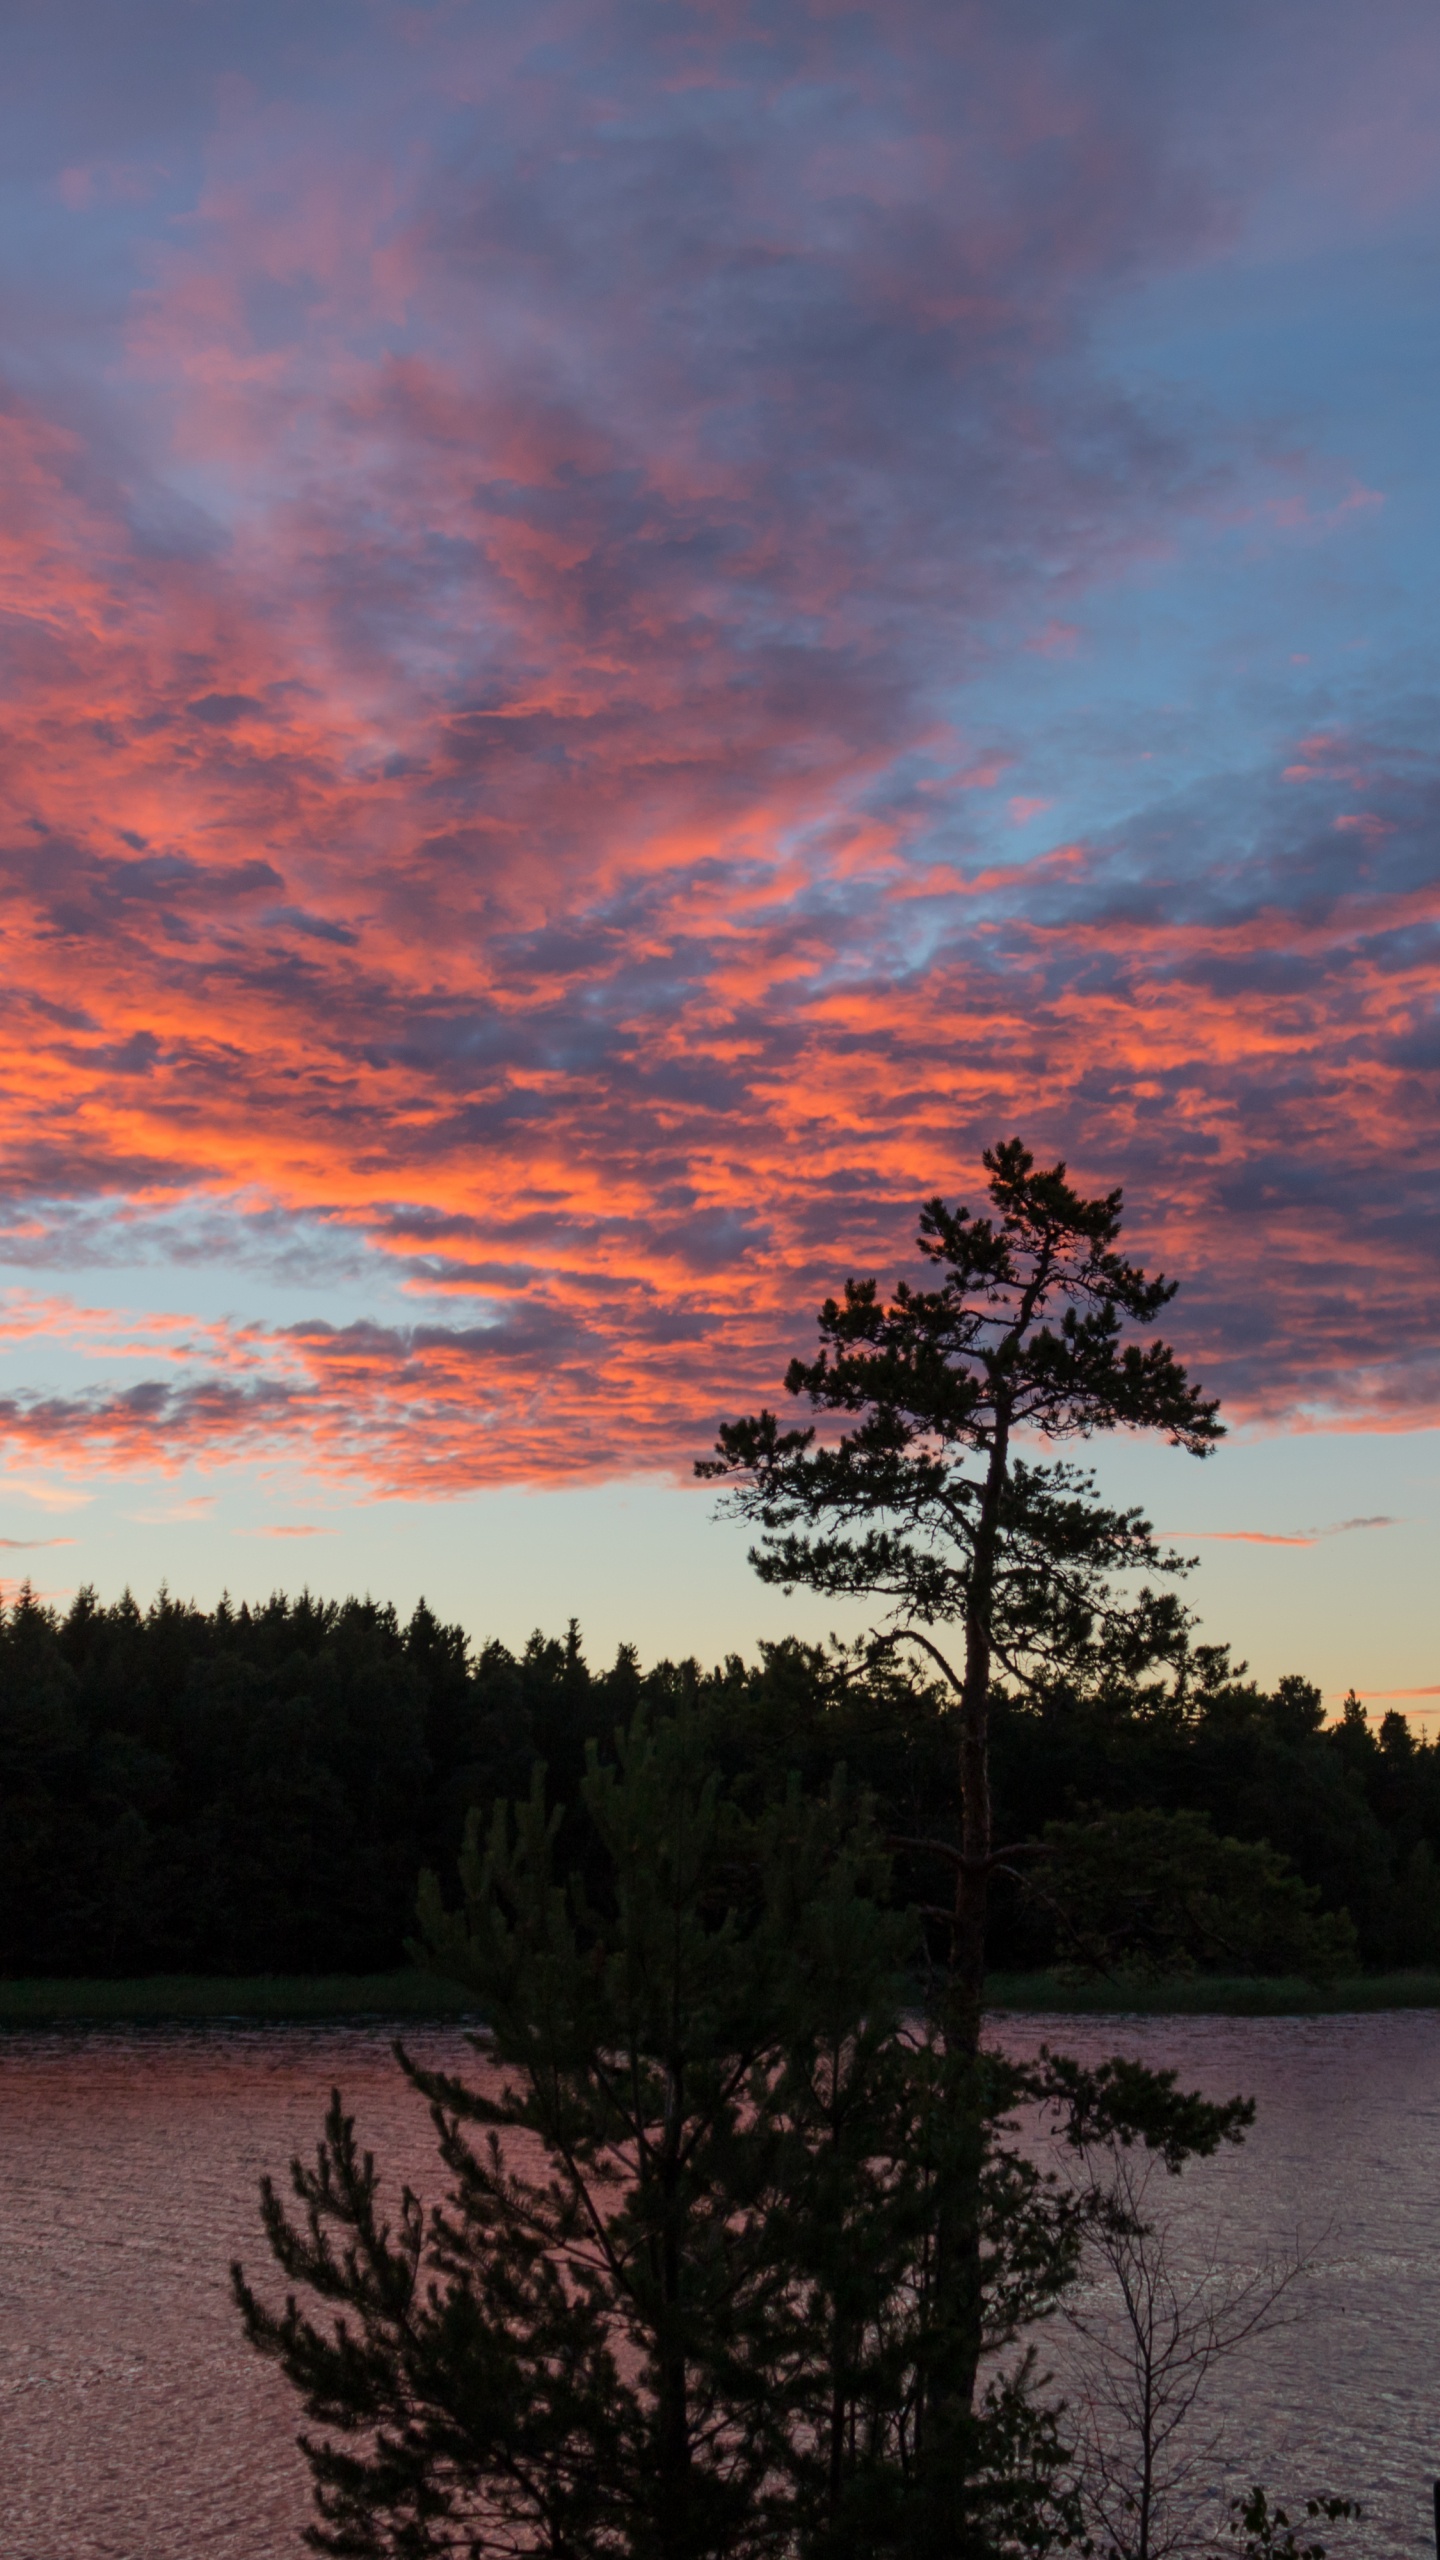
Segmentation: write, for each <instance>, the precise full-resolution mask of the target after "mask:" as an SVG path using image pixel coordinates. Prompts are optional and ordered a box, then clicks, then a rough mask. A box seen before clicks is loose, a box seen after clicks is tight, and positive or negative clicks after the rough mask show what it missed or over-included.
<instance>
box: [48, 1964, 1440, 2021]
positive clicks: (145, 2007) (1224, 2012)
mask: <svg viewBox="0 0 1440 2560" xmlns="http://www.w3.org/2000/svg"><path fill="white" fill-rule="evenodd" d="M988 2005H989V2007H990V2009H991V2010H992V2011H993V2012H995V2013H997V2014H999V2013H1003V2012H1004V2011H1005V2010H1012V2011H1013V2010H1020V2011H1030V2012H1035V2011H1048V2012H1050V2013H1052V2014H1054V2013H1055V2012H1057V2011H1058V2012H1061V2013H1064V2014H1066V2015H1068V2016H1072V2017H1097V2016H1098V2017H1106V2016H1108V2017H1117V2016H1129V2017H1135V2016H1137V2015H1141V2016H1146V2017H1202V2016H1206V2015H1209V2016H1221V2017H1232V2018H1245V2017H1272V2018H1279V2017H1304V2016H1312V2015H1313V2016H1322V2015H1324V2014H1326V2013H1330V2014H1334V2013H1337V2012H1341V2011H1345V2010H1356V2009H1440V1973H1375V1974H1366V1975H1362V1976H1359V1977H1357V1978H1356V1979H1355V1980H1353V1981H1349V1982H1336V1983H1332V1984H1330V1985H1329V1986H1328V1987H1327V1988H1326V1989H1325V1990H1319V1989H1317V1988H1316V1986H1315V1984H1314V1983H1313V1982H1301V1981H1299V1980H1284V1979H1276V1980H1268V1981H1262V1980H1244V1979H1235V1980H1220V1979H1210V1980H1204V1981H1201V1980H1194V1979H1191V1980H1188V1981H1179V1982H1152V1983H1147V1984H1143V1985H1139V1984H1135V1983H1125V1984H1112V1983H1105V1982H1100V1983H1095V1982H1091V1983H1087V1984H1085V1985H1084V1987H1083V1988H1081V1989H1077V1988H1076V1987H1075V1985H1074V1984H1072V1983H1064V1982H1061V1981H1059V1980H1058V1979H1057V1977H1056V1976H1055V1975H1054V1974H1053V1973H1016V1974H992V1976H991V1978H990V1996H989V2003H988ZM468 2014H472V2013H471V2012H470V2009H469V2004H468V2003H467V2001H466V1998H465V1995H464V1993H463V1992H461V1991H458V1990H457V1989H456V1988H455V1986H454V1984H453V1983H448V1982H437V1981H436V1980H435V1979H434V1978H433V1977H432V1976H431V1975H428V1974H423V1973H415V1972H413V1971H412V1970H411V1969H410V1968H409V1967H404V1968H402V1969H401V1970H400V1971H399V1972H398V1973H363V1974H339V1973H337V1974H313V1975H309V1974H298V1975H290V1976H287V1975H281V1974H268V1975H259V1976H257V1977H255V1978H253V1979H251V1980H247V1981H235V1980H231V1979H230V1978H229V1977H227V1976H219V1977H207V1976H204V1975H199V1974H156V1975H152V1976H151V1977H149V1978H148V1979H147V1980H144V1981H140V1982H0V2027H42V2026H60V2025H65V2024H74V2025H77V2026H78V2025H101V2026H103V2025H111V2026H120V2025H125V2024H129V2023H132V2022H134V2023H139V2022H142V2021H150V2022H153V2023H157V2024H159V2023H163V2022H164V2021H165V2020H167V2019H186V2018H192V2019H206V2018H208V2019H212V2020H221V2019H227V2018H235V2019H254V2020H256V2021H264V2020H266V2019H270V2020H273V2021H275V2022H277V2023H279V2022H283V2021H284V2020H287V2019H288V2020H292V2021H293V2020H296V2019H305V2018H376V2019H392V2018H460V2017H464V2016H466V2015H468Z"/></svg>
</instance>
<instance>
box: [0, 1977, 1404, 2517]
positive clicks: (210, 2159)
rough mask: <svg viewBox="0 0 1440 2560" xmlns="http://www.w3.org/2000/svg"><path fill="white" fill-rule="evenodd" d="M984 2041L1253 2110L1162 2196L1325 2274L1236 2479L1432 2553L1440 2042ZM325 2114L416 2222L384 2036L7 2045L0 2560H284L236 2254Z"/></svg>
mask: <svg viewBox="0 0 1440 2560" xmlns="http://www.w3.org/2000/svg"><path fill="white" fill-rule="evenodd" d="M999 2032H1000V2034H1001V2035H1002V2037H1003V2039H1004V2041H1005V2042H1006V2043H1007V2044H1009V2045H1011V2046H1012V2047H1013V2048H1015V2049H1018V2050H1025V2051H1029V2050H1033V2048H1034V2046H1035V2045H1036V2044H1037V2043H1039V2042H1040V2041H1041V2040H1042V2038H1047V2037H1048V2039H1049V2040H1050V2041H1052V2042H1054V2043H1055V2044H1057V2045H1060V2046H1062V2047H1063V2048H1065V2049H1067V2050H1069V2051H1072V2052H1076V2053H1079V2054H1081V2055H1082V2056H1084V2057H1087V2058H1096V2057H1098V2056H1099V2055H1101V2054H1104V2053H1107V2052H1113V2051H1117V2050H1123V2051H1128V2052H1133V2053H1137V2054H1139V2055H1140V2056H1141V2057H1142V2058H1143V2059H1145V2060H1146V2061H1149V2062H1154V2063H1167V2064H1173V2065H1174V2066H1175V2067H1177V2068H1178V2070H1179V2071H1180V2074H1181V2077H1182V2079H1183V2080H1184V2082H1185V2083H1186V2084H1187V2085H1193V2086H1197V2087H1200V2088H1203V2089H1204V2090H1205V2091H1206V2092H1207V2093H1208V2094H1210V2095H1212V2096H1228V2095H1230V2094H1231V2093H1232V2092H1234V2091H1236V2090H1245V2091H1249V2092H1252V2093H1253V2094H1254V2095H1255V2096H1256V2097H1257V2098H1258V2099H1259V2101H1260V2118H1259V2122H1258V2124H1257V2126H1256V2129H1255V2131H1254V2133H1253V2134H1252V2136H1251V2137H1250V2140H1249V2142H1248V2143H1247V2144H1246V2146H1245V2148H1244V2150H1243V2151H1242V2152H1240V2153H1238V2154H1231V2155H1228V2156H1226V2157H1225V2158H1222V2159H1221V2160H1220V2161H1218V2162H1216V2163H1214V2164H1212V2165H1210V2166H1208V2167H1204V2168H1201V2169H1199V2170H1197V2171H1194V2172H1192V2173H1191V2174H1190V2175H1189V2176H1187V2178H1186V2179H1185V2180H1183V2181H1180V2182H1178V2183H1177V2184H1176V2186H1175V2189H1174V2203H1175V2207H1176V2210H1177V2213H1178V2214H1179V2215H1180V2217H1181V2219H1182V2221H1183V2220H1184V2218H1185V2217H1189V2218H1190V2220H1191V2222H1192V2223H1193V2226H1194V2229H1195V2231H1196V2233H1197V2234H1199V2235H1201V2236H1203V2235H1204V2234H1206V2233H1208V2232H1209V2230H1210V2229H1211V2228H1213V2227H1215V2226H1217V2225H1218V2227H1219V2228H1220V2229H1221V2231H1222V2232H1223V2234H1224V2236H1225V2239H1226V2242H1227V2246H1228V2247H1229V2248H1230V2249H1231V2251H1232V2253H1233V2254H1234V2255H1235V2256H1237V2257H1243V2256H1244V2255H1245V2254H1246V2253H1247V2252H1251V2251H1253V2252H1255V2253H1257V2254H1259V2253H1263V2251H1264V2250H1265V2249H1266V2248H1267V2247H1269V2246H1270V2245H1272V2244H1273V2243H1274V2242H1275V2240H1276V2239H1277V2238H1283V2237H1284V2236H1286V2235H1288V2234H1290V2233H1292V2232H1293V2231H1294V2230H1295V2229H1296V2228H1297V2226H1298V2227H1299V2228H1300V2229H1301V2232H1302V2235H1303V2236H1304V2237H1305V2238H1306V2239H1307V2241H1308V2242H1309V2243H1310V2244H1311V2249H1312V2254H1313V2255H1314V2256H1316V2257H1317V2258H1318V2260H1319V2262H1320V2263H1319V2270H1318V2272H1317V2274H1316V2276H1315V2278H1314V2279H1313V2282H1312V2284H1311V2287H1310V2299H1309V2308H1308V2313H1307V2316H1306V2318H1305V2319H1304V2321H1303V2322H1302V2324H1301V2326H1300V2327H1299V2328H1298V2329H1296V2330H1295V2331H1293V2332H1291V2333H1289V2334H1288V2335H1286V2336H1284V2337H1282V2338H1280V2339H1278V2340H1275V2341H1272V2342H1271V2343H1270V2344H1269V2345H1268V2346H1267V2348H1266V2349H1265V2351H1264V2353H1263V2355H1262V2356H1261V2357H1260V2358H1259V2359H1258V2360H1252V2361H1251V2362H1250V2363H1249V2364H1248V2365H1246V2366H1243V2367H1241V2366H1237V2367H1236V2368H1234V2369H1233V2370H1232V2371H1231V2372H1229V2373H1228V2374H1226V2375H1225V2376H1224V2377H1223V2378H1222V2385H1221V2389H1220V2391H1219V2392H1218V2393H1217V2398H1216V2403H1215V2407H1216V2413H1217V2415H1223V2416H1224V2417H1225V2419H1226V2421H1227V2429H1228V2433H1227V2459H1228V2461H1229V2463H1230V2467H1231V2473H1232V2477H1236V2478H1242V2479H1248V2478H1251V2477H1262V2476H1263V2477H1265V2478H1267V2479H1268V2480H1269V2482H1270V2483H1271V2485H1272V2487H1274V2488H1276V2489H1277V2490H1280V2491H1283V2492H1285V2493H1288V2494H1290V2495H1301V2496H1303V2495H1304V2494H1305V2493H1306V2491H1308V2490H1314V2489H1323V2488H1333V2489H1340V2490H1348V2491H1350V2492H1351V2493H1352V2494H1358V2495H1359V2496H1360V2497H1362V2498H1363V2499H1364V2500H1365V2502H1366V2506H1367V2509H1368V2511H1369V2516H1370V2523H1369V2525H1368V2527H1367V2529H1366V2532H1365V2534H1364V2535H1363V2537H1362V2541H1361V2544H1360V2545H1352V2544H1349V2543H1347V2544H1346V2545H1345V2548H1346V2549H1347V2550H1348V2549H1353V2548H1361V2547H1363V2548H1364V2549H1365V2550H1366V2551H1367V2552H1369V2553H1373V2554H1376V2555H1378V2554H1381V2553H1384V2554H1394V2553H1397V2552H1414V2553H1419V2552H1421V2551H1425V2550H1428V2549H1429V2540H1428V2532H1429V2526H1428V2521H1427V2510H1428V2499H1429V2482H1430V2480H1431V2478H1432V2476H1433V2475H1434V2474H1435V2473H1437V2472H1440V2362H1437V2358H1436V2355H1435V2342H1436V2339H1437V2335H1440V2216H1437V2214H1436V2210H1435V2182H1436V2175H1435V2173H1436V2167H1437V2162H1440V2020H1437V2017H1436V2016H1435V2015H1434V2014H1433V2013H1431V2012H1427V2011H1411V2012H1392V2013H1388V2014H1381V2015H1378V2016H1374V2017H1349V2018H1343V2017H1342V2018H1316V2019H1267V2018H1245V2019H1241V2018H1184V2019H1180V2018H1172V2019H1141V2020H1133V2019H1108V2020H1102V2019H1073V2018H1072V2019H1048V2020H1046V2019H1013V2020H1004V2021H1001V2022H999ZM406 2041H407V2043H408V2044H409V2045H410V2047H411V2049H412V2050H413V2051H414V2052H416V2053H417V2054H418V2055H419V2056H420V2057H422V2058H423V2059H424V2060H426V2061H432V2062H436V2063H439V2064H442V2065H446V2066H449V2067H459V2068H462V2069H473V2068H477V2067H478V2066H477V2064H476V2061H475V2057H474V2055H473V2054H472V2053H471V2051H470V2049H469V2047H468V2046H467V2045H466V2043H465V2040H464V2036H463V2034H462V2032H461V2031H460V2030H458V2029H454V2028H446V2029H423V2030H407V2033H406ZM336 2083H338V2084H339V2086H340V2088H341V2090H342V2091H343V2094H344V2097H345V2102H346V2105H347V2108H348V2109H350V2111H351V2112H353V2113H354V2115H355V2116H356V2118H357V2120H358V2130H359V2133H360V2136H361V2139H362V2141H363V2142H364V2144H365V2146H366V2147H367V2148H369V2149H372V2150H373V2151H374V2152H375V2153H376V2156H377V2159H378V2161H379V2163H380V2166H381V2170H382V2173H383V2174H384V2177H385V2180H386V2183H387V2185H389V2186H391V2187H392V2189H393V2190H395V2191H398V2188H399V2185H400V2183H401V2181H402V2180H404V2179H408V2180H409V2181H410V2182H411V2183H412V2184H413V2185H414V2186H415V2187H416V2188H417V2189H418V2191H419V2192H420V2193H421V2194H422V2195H423V2196H426V2197H427V2198H433V2197H434V2196H435V2195H436V2193H437V2174H438V2163H437V2162H436V2159H435V2154H434V2149H433V2142H432V2138H431V2131H430V2126H429V2121H428V2117H427V2115H426V2111H425V2109H424V2107H423V2105H422V2104H421V2103H420V2102H419V2100H417V2098H416V2097H415V2096H414V2094H413V2092H412V2091H411V2090H410V2089H409V2088H408V2087H407V2086H406V2084H405V2083H404V2082H403V2081H402V2079H401V2077H400V2075H399V2073H398V2071H397V2070H396V2068H395V2065H394V2062H393V2060H392V2058H391V2054H390V2047H389V2036H388V2031H387V2030H386V2029H384V2028H383V2027H381V2026H378V2025H371V2024H363V2025H362V2024H357V2025H353V2026H338V2025H337V2026H328V2027H327V2026H317V2027H302V2026H295V2027H269V2028H258V2027H242V2026H233V2027H232V2026H224V2025H215V2026H211V2027H204V2028H188V2029H181V2028H176V2029H163V2030H162V2029H153V2030H132V2031H113V2030H112V2031H96V2032H91V2033H76V2032H70V2033H55V2034H30V2033H26V2034H21V2035H13V2036H9V2037H7V2038H6V2039H5V2040H4V2042H3V2044H0V2195H3V2220H0V2514H3V2518H4V2537H3V2544H0V2549H3V2554H4V2560H211V2556H212V2555H213V2560H281V2555H282V2554H283V2553H285V2552H287V2551H294V2552H296V2553H297V2555H298V2553H299V2550H300V2547H301V2546H300V2540H299V2536H300V2529H301V2527H302V2526H303V2524H304V2523H305V2521H306V2519H307V2514H308V2487H307V2481H306V2475H305V2470H304V2465H303V2463H302V2461H301V2459H300V2456H299V2454H298V2452H297V2451H296V2449H295V2443H294V2437H295V2431H296V2424H297V2413H296V2409H295V2404H294V2402H293V2400H292V2398H291V2395H290V2394H289V2392H288V2390H287V2389H286V2387H285V2385H284V2384H283V2383H282V2382H281V2381H280V2380H279V2379H278V2377H277V2376H276V2375H275V2374H274V2373H273V2372H272V2371H270V2370H269V2368H267V2367H266V2366H264V2365H262V2364H261V2363H260V2361H259V2359H258V2358H257V2357H255V2356H254V2355H253V2354H251V2353H250V2352H249V2350H248V2349H247V2348H246V2347H245V2345H244V2343H243V2340H242V2338H241V2335H240V2330H239V2325H238V2322H237V2319H236V2316H235V2313H234V2311H233V2309H232V2307H231V2303H230V2298H229V2292H228V2285H227V2275H226V2271H227V2268H228V2265H229V2261H230V2259H231V2258H232V2256H235V2255H237V2254H238V2255H240V2256H242V2257H243V2258H244V2259H245V2260H246V2262H247V2265H248V2267H249V2268H250V2270H251V2271H252V2273H253V2274H255V2275H258V2276H260V2277H261V2278H262V2279H264V2280H266V2281H267V2282H268V2260H267V2258H266V2255H265V2251H264V2246H263V2242H262V2241H261V2238H260V2234H259V2228H258V2218H257V2211H256V2186H257V2182H258V2180H259V2178H260V2176H261V2174H262V2173H263V2172H264V2171H265V2170H267V2169H268V2170H270V2171H271V2172H272V2173H281V2174H283V2171H284V2169H285V2165H286V2163H287V2161H288V2159H289V2157H290V2155H291V2154H292V2153H293V2152H295V2151H297V2150H299V2151H304V2152H310V2151H312V2150H313V2148H314V2145H315V2143H316V2141H317V2139H318V2137H319V2133H320V2129H321V2119H322V2116H323V2112H324V2107H325V2104H326V2100H327V2098H328V2095H329V2092H330V2089H331V2087H332V2086H334V2085H335V2084H336ZM273 2289H278V2288H272V2290H273ZM1059 2344H1060V2342H1059V2341H1058V2340H1057V2346H1058V2345H1059ZM1219 2514H1220V2501H1219V2500H1217V2521H1218V2520H1219ZM1336 2553H1337V2560H1340V2544H1339V2542H1338V2540H1337V2544H1336Z"/></svg>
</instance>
